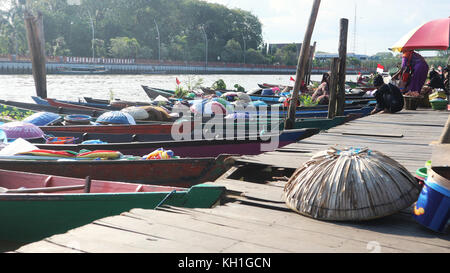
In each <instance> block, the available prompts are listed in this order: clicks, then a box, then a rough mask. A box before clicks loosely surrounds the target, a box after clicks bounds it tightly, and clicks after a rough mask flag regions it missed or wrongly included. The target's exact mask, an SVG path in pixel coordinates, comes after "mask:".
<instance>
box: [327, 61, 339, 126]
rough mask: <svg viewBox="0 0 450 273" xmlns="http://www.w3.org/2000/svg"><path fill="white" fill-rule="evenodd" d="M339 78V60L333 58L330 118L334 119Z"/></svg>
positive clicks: (329, 106) (329, 105)
mask: <svg viewBox="0 0 450 273" xmlns="http://www.w3.org/2000/svg"><path fill="white" fill-rule="evenodd" d="M338 76H339V58H333V60H332V61H331V75H330V86H329V87H330V100H329V103H328V118H329V119H332V118H334V117H335V116H336V97H337V86H338Z"/></svg>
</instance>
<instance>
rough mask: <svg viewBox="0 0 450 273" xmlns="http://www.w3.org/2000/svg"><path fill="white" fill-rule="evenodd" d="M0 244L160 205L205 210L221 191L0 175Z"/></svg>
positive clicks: (34, 238)
mask: <svg viewBox="0 0 450 273" xmlns="http://www.w3.org/2000/svg"><path fill="white" fill-rule="evenodd" d="M0 187H1V188H0V219H1V220H2V221H1V222H2V224H1V225H0V240H2V241H9V242H25V243H26V242H33V241H37V240H41V239H43V238H45V237H49V236H52V235H54V234H59V233H64V232H67V231H68V230H70V229H73V228H76V227H80V226H82V225H86V224H89V223H91V222H93V221H95V220H97V219H101V218H104V217H108V216H113V215H118V214H120V213H122V212H126V211H129V210H131V209H134V208H142V209H155V208H157V207H160V206H163V205H170V206H175V207H187V208H210V207H212V206H214V205H215V204H216V203H217V202H218V201H219V200H220V198H221V196H222V194H223V193H224V192H225V190H226V189H225V187H222V186H213V185H197V186H193V187H191V188H188V189H187V188H178V187H165V186H154V185H140V184H132V183H122V182H111V181H102V180H92V181H91V180H90V179H88V178H86V179H79V178H68V177H61V176H49V175H43V174H35V173H25V172H16V171H6V170H0Z"/></svg>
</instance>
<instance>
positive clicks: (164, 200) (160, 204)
mask: <svg viewBox="0 0 450 273" xmlns="http://www.w3.org/2000/svg"><path fill="white" fill-rule="evenodd" d="M175 192H177V191H176V190H173V191H171V192H169V193H168V194H167V195H166V197H164V199H163V200H161V202H159V204H158V205H156V207H155V209H157V208H158V207H160V206H162V205H163V204H164V202H166V200H167V199H168V198H169V197H170V196H171V195H172V194H173V193H175Z"/></svg>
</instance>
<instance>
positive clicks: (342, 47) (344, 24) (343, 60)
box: [336, 18, 348, 116]
mask: <svg viewBox="0 0 450 273" xmlns="http://www.w3.org/2000/svg"><path fill="white" fill-rule="evenodd" d="M347 34H348V19H345V18H342V19H341V23H340V34H339V80H338V89H337V90H338V92H337V106H336V107H337V108H336V115H337V116H343V115H344V107H345V76H346V74H347Z"/></svg>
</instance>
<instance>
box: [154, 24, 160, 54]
mask: <svg viewBox="0 0 450 273" xmlns="http://www.w3.org/2000/svg"><path fill="white" fill-rule="evenodd" d="M153 21H154V22H155V26H156V32H157V33H158V38H157V39H158V61H159V62H161V36H160V34H159V27H158V24H157V23H156V19H153Z"/></svg>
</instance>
